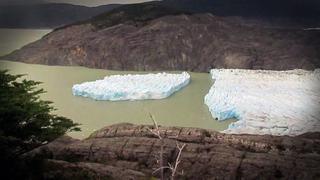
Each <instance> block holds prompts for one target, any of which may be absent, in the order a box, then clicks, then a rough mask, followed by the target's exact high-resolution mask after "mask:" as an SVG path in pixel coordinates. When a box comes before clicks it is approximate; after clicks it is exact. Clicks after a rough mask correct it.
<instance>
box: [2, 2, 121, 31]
mask: <svg viewBox="0 0 320 180" xmlns="http://www.w3.org/2000/svg"><path fill="white" fill-rule="evenodd" d="M119 6H120V5H118V4H110V5H105V6H98V7H86V6H79V5H72V4H62V3H60V4H58V3H43V4H27V3H24V4H17V5H0V28H57V27H60V26H63V25H66V24H70V23H74V22H76V21H80V20H85V19H88V18H90V17H93V16H96V15H98V14H101V13H104V12H107V11H110V10H112V9H114V8H116V7H119Z"/></svg>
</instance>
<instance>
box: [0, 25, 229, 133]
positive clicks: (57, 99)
mask: <svg viewBox="0 0 320 180" xmlns="http://www.w3.org/2000/svg"><path fill="white" fill-rule="evenodd" d="M3 32H10V33H8V35H7V36H6V37H0V40H1V49H0V54H6V53H8V52H10V51H12V50H14V49H17V48H20V47H22V46H23V45H25V44H26V43H29V42H32V41H34V40H36V39H38V38H41V37H42V36H43V35H45V34H46V33H48V32H50V30H20V29H14V30H9V29H0V34H1V33H3ZM9 36H10V37H9ZM24 37H25V38H24ZM13 41H14V42H13ZM0 68H1V69H9V70H10V72H11V73H13V74H28V76H27V78H28V79H32V80H36V81H41V82H43V84H42V85H41V87H42V88H44V89H45V90H46V91H47V93H46V94H44V95H43V96H42V98H43V99H45V100H51V101H53V102H54V104H53V105H54V106H55V107H56V108H57V109H58V110H57V111H56V112H55V113H56V114H58V115H62V116H65V117H68V118H70V119H72V120H74V121H75V122H78V123H80V124H82V125H81V129H82V131H81V132H75V133H70V135H71V136H72V137H75V138H85V137H87V136H88V135H89V134H91V133H92V132H93V131H94V130H98V129H100V128H102V127H104V126H107V125H111V124H115V123H120V122H129V123H134V124H152V120H151V119H150V118H149V113H151V114H152V115H153V116H154V117H155V119H156V121H157V122H158V124H160V125H164V126H181V127H199V128H206V129H214V130H219V131H220V130H224V129H226V128H227V126H228V124H230V123H231V122H233V121H231V120H230V121H223V122H218V121H216V120H214V119H213V118H212V116H211V114H210V112H209V111H208V108H207V106H206V105H205V104H204V100H203V99H204V96H205V95H206V94H207V93H208V91H209V88H210V87H211V85H212V83H213V82H212V80H211V78H210V75H209V74H208V73H190V74H191V83H190V84H189V85H188V86H187V87H185V88H183V89H182V90H180V91H178V92H177V93H175V94H173V95H172V96H170V97H169V98H167V99H162V100H143V101H119V102H110V101H94V100H92V99H88V98H83V97H75V96H73V95H72V91H71V88H72V85H73V84H77V83H81V82H84V81H92V80H97V79H102V78H103V77H104V76H107V75H113V74H127V73H146V72H129V71H128V72H125V71H110V70H102V69H89V68H85V67H67V66H46V65H35V64H25V63H18V62H9V61H0Z"/></svg>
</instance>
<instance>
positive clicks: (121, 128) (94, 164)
mask: <svg viewBox="0 0 320 180" xmlns="http://www.w3.org/2000/svg"><path fill="white" fill-rule="evenodd" d="M159 130H160V136H161V137H162V138H164V139H163V141H162V140H160V139H159V138H158V137H157V136H155V135H154V134H153V133H155V132H157V131H156V130H155V129H153V127H150V126H137V125H132V124H118V125H114V126H108V127H106V128H103V129H101V130H99V131H97V132H95V133H93V134H92V135H91V136H90V137H89V138H87V139H85V140H81V141H80V140H75V139H71V138H68V137H63V138H60V139H58V140H56V141H54V142H53V143H51V144H49V145H46V146H43V147H40V148H38V149H36V150H34V151H32V152H30V153H28V154H27V156H29V157H30V156H31V157H37V156H40V157H42V158H46V159H47V160H46V161H45V162H44V164H42V166H41V167H42V169H43V170H44V174H43V177H42V178H41V179H56V178H59V179H70V178H72V179H131V180H132V179H150V177H151V176H153V177H158V178H159V177H160V174H159V172H160V171H157V172H154V170H155V169H157V168H159V162H160V159H159V156H160V154H162V156H163V158H162V160H163V164H164V165H167V164H168V163H171V164H174V163H175V161H176V159H177V156H178V154H179V150H178V149H177V144H178V145H179V146H180V147H181V146H182V145H183V144H185V146H184V148H183V149H182V151H181V156H180V158H179V160H180V164H179V165H178V168H177V173H176V179H261V178H263V179H319V178H320V166H319V163H320V154H319V153H320V136H319V134H318V133H310V134H304V135H302V136H298V137H275V136H269V135H266V136H257V135H227V134H221V133H218V132H214V131H209V130H204V129H196V128H174V127H171V128H165V127H160V129H159ZM152 132H153V133H152ZM161 147H163V151H162V153H160V152H161V151H160V150H161ZM157 160H159V161H157ZM182 171H183V173H182V174H181V173H180V172H182ZM171 174H172V173H171V172H170V170H169V169H164V177H165V179H169V177H170V175H171Z"/></svg>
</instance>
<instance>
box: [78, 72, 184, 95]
mask: <svg viewBox="0 0 320 180" xmlns="http://www.w3.org/2000/svg"><path fill="white" fill-rule="evenodd" d="M189 82H190V75H189V74H188V73H187V72H182V73H181V74H169V73H157V74H138V75H132V74H127V75H112V76H106V77H105V78H104V79H102V80H96V81H92V82H85V83H82V84H76V85H74V86H73V87H72V92H73V95H75V96H83V97H89V98H92V99H95V100H109V101H120V100H143V99H163V98H166V97H168V96H170V95H171V94H173V93H174V92H176V91H178V90H180V89H181V88H183V87H184V86H186V85H188V84H189Z"/></svg>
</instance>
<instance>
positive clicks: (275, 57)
mask: <svg viewBox="0 0 320 180" xmlns="http://www.w3.org/2000/svg"><path fill="white" fill-rule="evenodd" d="M318 49H320V31H316V30H315V31H312V30H310V31H307V30H303V28H286V27H274V26H265V25H262V24H259V23H248V22H247V20H245V19H242V18H235V19H233V17H217V16H213V15H211V14H195V15H176V16H164V17H161V18H157V19H154V20H150V21H147V22H144V23H143V24H141V23H140V24H139V23H138V24H134V23H132V22H131V23H121V24H118V25H114V26H111V27H105V28H101V27H99V28H97V27H96V26H95V25H93V24H92V23H90V21H89V22H86V23H83V24H78V25H73V26H67V27H65V28H62V29H59V30H56V31H54V32H52V33H50V34H49V35H47V36H45V37H44V38H42V39H41V40H39V41H36V42H34V43H31V44H29V45H27V46H25V47H23V48H22V49H21V50H17V51H15V52H13V53H12V54H10V55H8V56H5V57H3V58H2V59H7V60H14V61H22V62H27V63H38V64H47V65H80V66H86V67H92V68H102V69H112V70H138V71H140V70H148V71H151V70H161V71H162V70H188V71H197V72H209V70H210V69H212V68H241V69H273V70H288V69H296V68H300V69H314V68H317V67H320V62H319V59H320V56H319V53H318Z"/></svg>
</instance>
